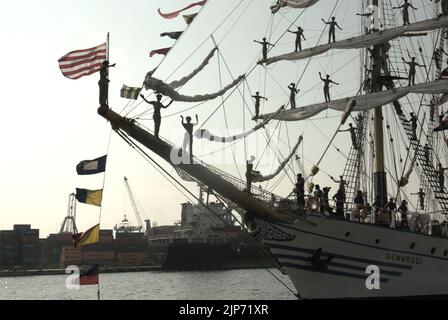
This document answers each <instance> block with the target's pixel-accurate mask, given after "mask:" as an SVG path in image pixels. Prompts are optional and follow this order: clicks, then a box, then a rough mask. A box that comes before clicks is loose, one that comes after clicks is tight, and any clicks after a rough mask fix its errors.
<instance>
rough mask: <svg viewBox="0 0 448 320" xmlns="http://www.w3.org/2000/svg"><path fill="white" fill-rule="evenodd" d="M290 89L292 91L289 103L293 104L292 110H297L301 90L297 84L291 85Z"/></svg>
mask: <svg viewBox="0 0 448 320" xmlns="http://www.w3.org/2000/svg"><path fill="white" fill-rule="evenodd" d="M288 89H289V91H290V95H289V102H290V104H291V109H295V108H296V94H297V93H299V91H300V90H299V89H297V88H296V84H295V83H291V84H290V85H289V86H288Z"/></svg>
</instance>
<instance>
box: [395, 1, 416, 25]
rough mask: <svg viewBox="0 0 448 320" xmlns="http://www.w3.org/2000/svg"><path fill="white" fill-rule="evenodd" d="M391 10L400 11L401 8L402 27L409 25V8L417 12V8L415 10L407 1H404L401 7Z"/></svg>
mask: <svg viewBox="0 0 448 320" xmlns="http://www.w3.org/2000/svg"><path fill="white" fill-rule="evenodd" d="M393 8H394V9H401V8H403V10H402V13H403V25H404V26H406V25H408V24H410V23H409V8H412V9H414V10H417V8H415V7H414V6H413V5H412V4H411V3H409V1H408V0H404V3H403V4H402V5H401V6H398V7H393Z"/></svg>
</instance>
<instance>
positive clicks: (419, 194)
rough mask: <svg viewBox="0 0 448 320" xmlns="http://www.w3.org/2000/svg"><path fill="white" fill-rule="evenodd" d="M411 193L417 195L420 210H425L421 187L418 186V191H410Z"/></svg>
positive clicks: (423, 194)
mask: <svg viewBox="0 0 448 320" xmlns="http://www.w3.org/2000/svg"><path fill="white" fill-rule="evenodd" d="M411 195H418V199H419V202H420V210H425V193H424V192H423V189H422V188H420V189H419V191H418V192H416V193H411Z"/></svg>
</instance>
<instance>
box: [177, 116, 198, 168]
mask: <svg viewBox="0 0 448 320" xmlns="http://www.w3.org/2000/svg"><path fill="white" fill-rule="evenodd" d="M180 117H181V118H182V126H183V127H184V128H185V130H186V131H187V132H185V136H184V143H183V145H182V150H183V152H187V144H188V146H189V152H190V164H193V127H194V126H196V125H197V124H198V123H199V120H198V115H196V123H191V117H187V118H186V120H187V123H184V117H183V116H180Z"/></svg>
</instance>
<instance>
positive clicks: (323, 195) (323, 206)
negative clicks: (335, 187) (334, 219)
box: [321, 187, 331, 212]
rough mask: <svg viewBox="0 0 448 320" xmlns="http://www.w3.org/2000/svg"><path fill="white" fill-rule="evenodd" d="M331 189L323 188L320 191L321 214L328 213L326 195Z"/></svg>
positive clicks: (328, 207) (328, 205) (328, 206)
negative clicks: (321, 192)
mask: <svg viewBox="0 0 448 320" xmlns="http://www.w3.org/2000/svg"><path fill="white" fill-rule="evenodd" d="M330 189H331V187H324V188H323V189H322V191H323V194H322V210H321V212H325V211H326V212H330V203H329V202H328V197H329V196H328V194H329V192H330Z"/></svg>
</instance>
